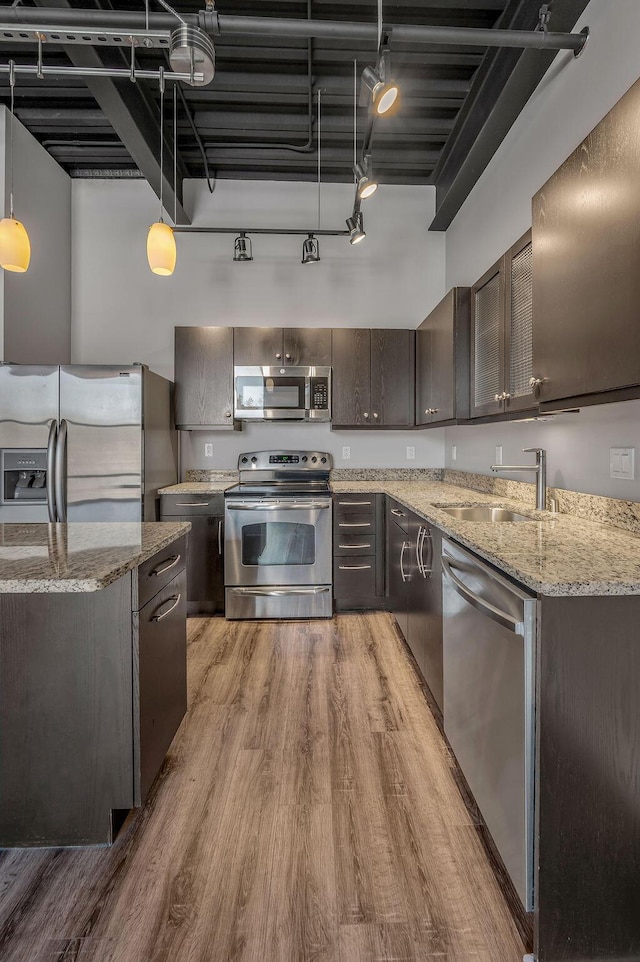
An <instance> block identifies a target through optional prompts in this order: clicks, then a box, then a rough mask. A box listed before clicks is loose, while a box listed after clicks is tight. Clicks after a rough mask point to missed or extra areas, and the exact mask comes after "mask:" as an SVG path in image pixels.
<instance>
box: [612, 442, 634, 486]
mask: <svg viewBox="0 0 640 962" xmlns="http://www.w3.org/2000/svg"><path fill="white" fill-rule="evenodd" d="M635 460H636V449H635V448H609V474H610V476H611V477H612V478H618V479H620V480H622V481H633V480H634V479H635V476H636V465H635Z"/></svg>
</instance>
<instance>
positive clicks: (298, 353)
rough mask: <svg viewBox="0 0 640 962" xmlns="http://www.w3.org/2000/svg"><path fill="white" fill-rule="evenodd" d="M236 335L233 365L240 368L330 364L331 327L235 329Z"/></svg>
mask: <svg viewBox="0 0 640 962" xmlns="http://www.w3.org/2000/svg"><path fill="white" fill-rule="evenodd" d="M234 331H235V333H234V364H237V365H239V366H241V367H275V366H276V365H277V364H289V365H296V366H303V367H314V366H323V365H324V366H329V365H330V364H331V329H330V328H328V327H316V328H307V327H285V328H282V327H236V328H234Z"/></svg>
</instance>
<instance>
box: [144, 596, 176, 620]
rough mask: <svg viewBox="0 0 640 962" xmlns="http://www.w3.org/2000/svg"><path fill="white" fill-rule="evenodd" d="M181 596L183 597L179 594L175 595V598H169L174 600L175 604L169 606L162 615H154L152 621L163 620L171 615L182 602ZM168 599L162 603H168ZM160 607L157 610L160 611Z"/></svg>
mask: <svg viewBox="0 0 640 962" xmlns="http://www.w3.org/2000/svg"><path fill="white" fill-rule="evenodd" d="M181 598H182V595H177V596H174V597H173V598H167V601H173V604H172V605H171V607H170V608H167V610H166V611H163V612H162V614H161V615H158V614H155V615H153V617H152V619H151V620H152V621H162V619H163V618H166V617H167V615H170V614H171V612H172V611H173V610H174V608H177V607H178V605H179V604H180V599H181ZM167 601H163V602H162V605H166V603H167ZM162 605H160V608H162ZM160 608H158V609H157V610H158V611H160Z"/></svg>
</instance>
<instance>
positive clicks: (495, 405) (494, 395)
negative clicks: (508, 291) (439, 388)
mask: <svg viewBox="0 0 640 962" xmlns="http://www.w3.org/2000/svg"><path fill="white" fill-rule="evenodd" d="M504 295H505V291H504V259H501V260H500V261H498V263H496V264H494V265H493V267H491V268H490V269H489V270H488V271H487V272H486V274H484V275H483V277H481V278H480V280H479V281H478V283H477V284H475V285H474V286H473V287H472V289H471V329H472V338H471V352H472V353H471V362H472V363H471V416H472V417H483V416H485V415H488V414H497V413H499V412H500V411H501V410H502V406H503V403H502V399H501V395H502V394H503V392H504V390H505V388H504V386H503V385H504V380H503V369H504V360H503V359H504V322H503V318H504Z"/></svg>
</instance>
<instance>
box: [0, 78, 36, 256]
mask: <svg viewBox="0 0 640 962" xmlns="http://www.w3.org/2000/svg"><path fill="white" fill-rule="evenodd" d="M14 67H15V64H14V62H13V60H10V61H9V84H10V86H11V109H10V111H9V117H8V127H9V131H8V132H9V136H10V138H11V147H10V155H9V216H8V217H3V218H2V220H1V221H0V265H1V266H2V267H3V268H4V269H5V271H14V272H15V273H17V274H24V272H25V271H26V270H27V268H28V267H29V261H30V260H31V243H30V241H29V235H28V234H27V231H26V229H25V227H24V224H22V223H20V221H19V220H16V219H15V217H14V216H13V125H14V117H13V88H14V86H15V70H14Z"/></svg>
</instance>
